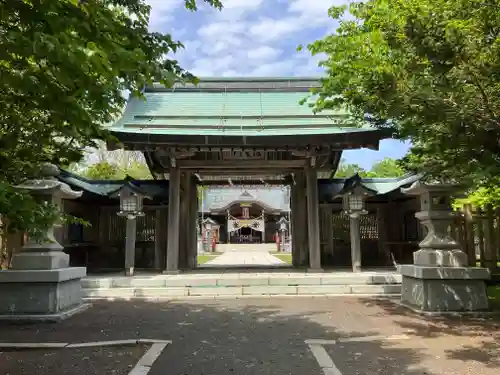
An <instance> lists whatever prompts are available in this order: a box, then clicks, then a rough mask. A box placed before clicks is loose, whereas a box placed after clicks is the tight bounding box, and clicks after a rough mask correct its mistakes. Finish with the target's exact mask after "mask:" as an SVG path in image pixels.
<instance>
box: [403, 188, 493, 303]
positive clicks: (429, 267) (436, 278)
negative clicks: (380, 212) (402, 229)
mask: <svg viewBox="0 0 500 375" xmlns="http://www.w3.org/2000/svg"><path fill="white" fill-rule="evenodd" d="M456 190H457V186H454V185H441V184H435V185H434V184H424V183H421V182H418V181H417V182H415V183H414V184H413V185H412V186H410V187H409V188H408V189H402V191H403V193H405V194H408V195H416V196H419V197H420V205H421V211H420V212H417V213H416V214H415V217H416V218H417V219H419V220H420V221H421V222H422V224H423V225H424V226H425V227H426V228H427V236H426V237H425V238H424V239H423V240H422V242H420V244H419V246H420V249H419V250H418V251H416V252H415V253H414V255H413V260H414V264H412V265H401V267H400V271H401V274H402V276H403V283H402V290H401V303H402V304H403V305H405V306H407V307H410V308H412V309H413V310H416V311H420V312H426V313H446V312H449V313H452V312H474V311H487V310H488V309H489V305H488V296H487V294H486V282H485V281H486V280H488V279H489V278H490V272H489V270H488V269H486V268H475V267H474V268H473V267H467V255H466V254H465V253H464V252H463V251H462V250H461V249H460V245H459V244H458V243H457V242H456V241H455V240H454V239H453V238H451V237H450V236H449V234H448V229H449V226H450V225H451V223H452V220H453V219H454V213H453V211H452V208H451V197H450V196H451V194H452V193H453V192H454V191H456Z"/></svg>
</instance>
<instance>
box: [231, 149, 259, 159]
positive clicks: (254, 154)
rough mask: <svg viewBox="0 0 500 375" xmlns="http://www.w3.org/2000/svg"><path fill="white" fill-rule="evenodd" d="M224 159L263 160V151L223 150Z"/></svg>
mask: <svg viewBox="0 0 500 375" xmlns="http://www.w3.org/2000/svg"><path fill="white" fill-rule="evenodd" d="M223 158H224V160H265V159H266V154H265V151H258V150H232V151H224V152H223Z"/></svg>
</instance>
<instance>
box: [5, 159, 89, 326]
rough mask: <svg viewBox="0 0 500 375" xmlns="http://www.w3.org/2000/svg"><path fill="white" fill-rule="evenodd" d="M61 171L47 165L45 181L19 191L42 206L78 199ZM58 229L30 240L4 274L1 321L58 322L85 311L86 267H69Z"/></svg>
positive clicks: (43, 172) (32, 182) (43, 173)
mask: <svg viewBox="0 0 500 375" xmlns="http://www.w3.org/2000/svg"><path fill="white" fill-rule="evenodd" d="M58 175H59V168H58V167H56V166H55V165H52V164H44V165H43V166H42V169H41V176H40V177H41V178H40V179H33V180H28V181H26V182H25V183H23V184H22V185H20V186H17V187H18V188H19V189H23V190H26V191H29V192H30V193H31V194H32V195H33V196H34V198H35V199H36V200H37V201H39V202H41V203H42V204H43V203H44V202H46V203H47V204H55V205H59V203H60V201H61V199H75V198H79V197H80V196H81V195H82V192H77V191H73V190H72V189H71V188H70V187H69V186H68V185H67V184H65V183H63V182H60V181H58V180H57V179H56V177H57V176H58ZM54 226H55V223H54V224H53V225H50V226H49V227H47V228H46V234H45V236H43V237H42V238H41V239H38V240H36V239H33V238H29V239H28V242H27V243H26V245H24V246H23V247H22V248H21V249H20V251H18V252H16V253H15V254H14V255H13V257H12V262H11V268H10V269H9V270H6V271H1V272H0V300H1V301H2V303H0V320H6V319H7V320H35V321H36V320H41V321H43V320H49V321H57V320H61V319H64V318H66V317H68V316H71V315H73V314H74V313H76V312H78V311H81V310H83V309H85V308H86V307H88V306H89V305H84V304H83V303H82V292H81V278H82V277H85V276H86V273H87V271H86V268H85V267H69V255H68V254H65V253H64V252H63V249H64V248H63V247H62V246H61V244H59V243H58V242H57V241H56V239H55V237H54Z"/></svg>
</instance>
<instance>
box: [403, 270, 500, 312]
mask: <svg viewBox="0 0 500 375" xmlns="http://www.w3.org/2000/svg"><path fill="white" fill-rule="evenodd" d="M400 271H401V275H402V277H403V280H402V288H401V303H402V304H403V305H406V306H408V307H411V308H412V309H414V310H416V311H422V312H471V311H488V310H489V303H488V295H487V293H486V282H485V281H486V280H488V279H489V278H490V277H491V275H490V272H489V270H488V269H485V268H467V267H424V266H415V265H401V267H400Z"/></svg>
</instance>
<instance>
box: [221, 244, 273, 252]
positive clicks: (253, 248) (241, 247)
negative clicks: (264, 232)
mask: <svg viewBox="0 0 500 375" xmlns="http://www.w3.org/2000/svg"><path fill="white" fill-rule="evenodd" d="M216 250H217V252H221V253H224V252H226V251H236V252H238V251H243V252H247V251H250V252H261V251H262V252H270V251H276V244H275V243H262V244H229V243H220V244H217V249H216Z"/></svg>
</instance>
